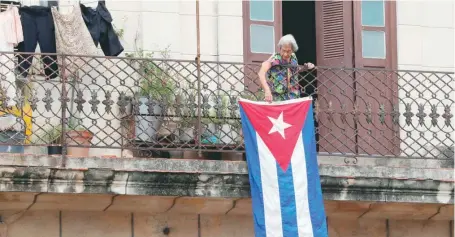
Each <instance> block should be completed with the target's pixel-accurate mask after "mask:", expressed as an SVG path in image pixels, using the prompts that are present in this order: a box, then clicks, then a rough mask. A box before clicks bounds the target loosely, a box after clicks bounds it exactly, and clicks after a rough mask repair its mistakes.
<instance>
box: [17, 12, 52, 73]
mask: <svg viewBox="0 0 455 237" xmlns="http://www.w3.org/2000/svg"><path fill="white" fill-rule="evenodd" d="M19 13H20V14H21V22H22V26H23V32H24V42H22V43H20V44H19V46H18V48H17V49H18V52H23V53H34V52H35V50H36V46H37V44H38V43H39V46H40V50H41V53H44V54H45V53H56V45H55V28H54V21H53V19H52V13H51V9H50V8H49V7H41V6H24V7H21V8H19ZM41 58H42V61H43V63H44V73H45V75H46V77H47V78H55V77H57V76H58V65H57V57H56V56H55V55H52V56H49V55H46V56H41ZM32 62H33V55H31V54H19V56H18V64H19V65H18V71H19V72H20V75H21V76H22V77H27V75H28V70H29V68H30V66H31V65H32Z"/></svg>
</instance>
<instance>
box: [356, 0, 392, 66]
mask: <svg viewBox="0 0 455 237" xmlns="http://www.w3.org/2000/svg"><path fill="white" fill-rule="evenodd" d="M383 1H384V17H385V19H384V20H385V22H384V26H363V25H362V1H353V19H354V23H353V25H354V27H353V31H354V54H355V56H354V58H355V67H378V68H390V69H396V67H397V66H396V64H397V36H396V35H397V29H396V28H397V26H396V24H397V21H396V2H394V1H387V0H383ZM364 30H366V31H382V32H385V54H386V55H385V58H383V59H379V58H364V57H363V48H362V32H363V31H364Z"/></svg>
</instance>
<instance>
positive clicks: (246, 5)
mask: <svg viewBox="0 0 455 237" xmlns="http://www.w3.org/2000/svg"><path fill="white" fill-rule="evenodd" d="M273 9H274V12H273V14H274V17H273V21H255V20H251V18H250V1H249V0H246V1H243V41H244V42H243V59H244V62H245V68H244V75H245V77H244V84H245V87H247V88H248V90H249V91H250V92H253V93H255V92H257V91H258V89H259V88H260V85H259V81H258V78H257V73H258V71H259V69H260V63H262V62H264V61H265V60H267V59H268V58H269V57H270V56H271V54H272V53H267V54H265V53H254V52H252V50H251V35H250V27H251V24H256V25H264V26H273V27H274V33H275V34H274V36H275V37H274V42H275V45H276V44H277V43H278V41H279V40H280V38H281V36H282V17H281V14H282V13H281V12H282V2H281V0H275V1H274V2H273Z"/></svg>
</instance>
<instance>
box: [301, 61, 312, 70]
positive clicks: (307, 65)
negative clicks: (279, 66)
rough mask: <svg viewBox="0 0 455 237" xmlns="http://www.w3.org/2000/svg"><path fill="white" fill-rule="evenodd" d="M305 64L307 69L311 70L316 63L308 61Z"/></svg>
mask: <svg viewBox="0 0 455 237" xmlns="http://www.w3.org/2000/svg"><path fill="white" fill-rule="evenodd" d="M303 66H304V67H305V68H306V69H307V70H311V69H313V68H314V64H312V63H310V62H308V63H305V64H303Z"/></svg>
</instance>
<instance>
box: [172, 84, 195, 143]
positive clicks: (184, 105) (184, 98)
mask: <svg viewBox="0 0 455 237" xmlns="http://www.w3.org/2000/svg"><path fill="white" fill-rule="evenodd" d="M176 101H177V104H178V106H179V107H180V108H179V110H178V111H177V116H179V121H178V134H179V136H178V140H179V141H180V142H184V143H188V142H191V141H193V140H194V136H195V126H196V121H197V120H196V117H197V109H196V108H195V105H196V103H197V92H196V90H195V89H194V88H192V86H190V87H189V88H184V89H182V90H181V91H180V93H178V99H177V100H176Z"/></svg>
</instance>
